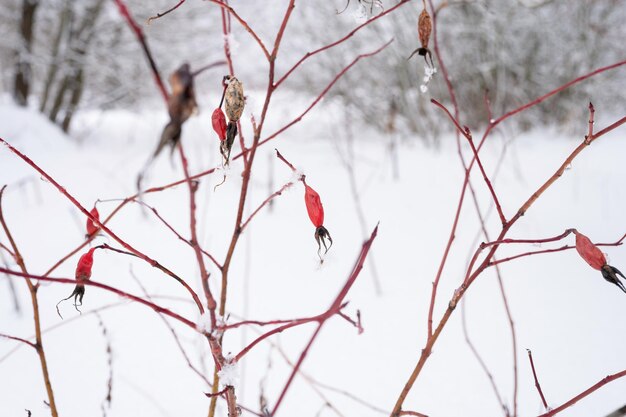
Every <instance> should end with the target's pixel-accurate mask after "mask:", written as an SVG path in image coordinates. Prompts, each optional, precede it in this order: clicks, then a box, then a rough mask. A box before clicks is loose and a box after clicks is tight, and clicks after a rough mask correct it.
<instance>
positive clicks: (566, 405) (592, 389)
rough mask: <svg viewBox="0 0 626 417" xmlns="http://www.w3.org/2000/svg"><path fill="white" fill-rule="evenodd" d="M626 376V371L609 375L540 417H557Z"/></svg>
mask: <svg viewBox="0 0 626 417" xmlns="http://www.w3.org/2000/svg"><path fill="white" fill-rule="evenodd" d="M625 376H626V369H625V370H623V371H621V372H618V373H616V374H613V375H607V376H606V377H604V378H602V379H601V380H600V381H599V382H598V383H596V384H594V385H592V386H591V387H589V388H587V389H586V390H584V391H583V392H581V393H580V394H578V395H577V396H575V397H574V398H572V399H571V400H569V401H567V402H566V403H564V404H562V405H560V406H559V407H557V408H555V409H554V410H551V411H548V412H547V413H544V414H542V415H540V416H539V417H552V416H554V415H557V414H558V413H560V412H561V411H563V410H565V409H567V408H569V407H571V406H572V405H574V404H576V403H577V402H578V401H580V400H582V399H583V398H585V397H587V396H588V395H589V394H591V393H593V392H595V391H597V390H598V389H600V388H602V387H603V386H605V385H606V384H608V383H609V382H612V381H615V380H616V379H620V378H623V377H625Z"/></svg>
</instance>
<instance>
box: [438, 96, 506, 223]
mask: <svg viewBox="0 0 626 417" xmlns="http://www.w3.org/2000/svg"><path fill="white" fill-rule="evenodd" d="M430 102H431V103H433V104H434V105H435V106H437V107H439V108H440V109H441V110H443V111H444V112H445V113H446V115H448V117H449V118H450V120H451V121H452V123H454V126H456V128H457V130H458V131H459V132H460V133H461V134H462V135H463V136H464V137H465V139H467V142H468V143H469V145H470V147H471V149H472V153H473V154H474V160H475V161H476V162H477V163H478V167H479V169H480V173H481V174H482V176H483V179H484V180H485V184H486V185H487V188H488V189H489V193H490V194H491V198H493V202H494V204H495V205H496V210H497V211H498V216H500V221H501V222H502V224H505V223H506V217H505V216H504V213H503V212H502V206H501V205H500V201H499V200H498V196H497V195H496V192H495V190H494V189H493V185H492V184H491V181H490V180H489V177H488V176H487V173H486V172H485V168H484V167H483V163H482V161H481V160H480V157H479V156H478V150H477V149H476V146H475V145H474V139H473V138H472V134H471V132H470V130H469V129H468V128H467V127H465V128H463V127H461V125H460V124H459V122H458V120H456V118H455V117H454V116H453V115H452V113H450V111H449V110H448V109H447V108H446V107H445V106H444V105H443V104H441V103H439V102H438V101H437V100H435V99H434V98H433V99H430Z"/></svg>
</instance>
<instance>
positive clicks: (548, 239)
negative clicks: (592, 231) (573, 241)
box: [480, 229, 576, 250]
mask: <svg viewBox="0 0 626 417" xmlns="http://www.w3.org/2000/svg"><path fill="white" fill-rule="evenodd" d="M575 230H576V229H566V230H565V231H564V232H563V233H561V234H560V235H557V236H553V237H546V238H542V239H501V240H495V241H493V242H486V243H485V242H483V243H481V244H480V249H481V250H482V249H485V248H488V247H490V246H494V245H503V244H508V243H529V244H538V243H550V242H557V241H559V240H562V239H564V238H566V237H567V236H569V235H570V234H572V233H573V232H574V231H575Z"/></svg>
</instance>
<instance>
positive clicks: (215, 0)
mask: <svg viewBox="0 0 626 417" xmlns="http://www.w3.org/2000/svg"><path fill="white" fill-rule="evenodd" d="M208 1H210V2H211V3H215V4H217V5H218V6H220V7H221V8H223V9H225V10H227V11H228V13H229V14H230V15H231V16H233V17H234V18H235V20H237V21H238V22H239V23H240V24H241V26H243V28H244V29H245V30H246V31H247V32H248V33H249V34H250V35H251V36H252V38H253V39H254V40H255V41H256V43H257V44H258V45H259V46H260V47H261V50H262V51H263V54H264V55H265V58H267V60H268V61H269V59H270V53H269V52H268V50H267V47H266V46H265V44H264V43H263V41H262V40H261V38H259V35H257V33H256V32H255V31H254V30H252V28H251V27H250V25H249V24H248V22H246V21H245V20H243V19H242V18H241V16H239V14H238V13H237V12H236V11H235V9H233V8H232V7H230V6H229V5H228V3H227V2H226V1H222V0H208Z"/></svg>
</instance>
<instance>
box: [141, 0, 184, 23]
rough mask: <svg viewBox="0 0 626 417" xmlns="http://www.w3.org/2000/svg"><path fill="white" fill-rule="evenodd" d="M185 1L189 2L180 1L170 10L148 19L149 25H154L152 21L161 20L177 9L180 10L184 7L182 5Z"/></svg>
mask: <svg viewBox="0 0 626 417" xmlns="http://www.w3.org/2000/svg"><path fill="white" fill-rule="evenodd" d="M185 1H187V0H180V1H179V2H178V3H176V4H175V5H174V6H172V7H170V8H169V9H167V10H166V11H164V12H160V13H157V14H156V15H154V16H151V17H149V18H148V22H147V23H148V24H150V23H152V21H153V20H156V19H160V18H162V17H163V16H165V15H166V14H169V13H171V12H173V11H174V10H176V9H178V8H179V7H180V6H182V4H183V3H184V2H185Z"/></svg>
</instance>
